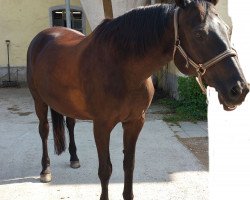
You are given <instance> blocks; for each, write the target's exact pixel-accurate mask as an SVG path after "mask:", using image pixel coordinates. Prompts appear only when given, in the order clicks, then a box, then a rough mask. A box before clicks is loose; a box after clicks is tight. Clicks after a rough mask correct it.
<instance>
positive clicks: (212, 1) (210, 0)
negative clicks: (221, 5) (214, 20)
mask: <svg viewBox="0 0 250 200" xmlns="http://www.w3.org/2000/svg"><path fill="white" fill-rule="evenodd" d="M207 1H208V2H210V3H212V4H214V5H216V4H217V3H218V1H219V0H207Z"/></svg>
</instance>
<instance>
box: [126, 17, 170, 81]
mask: <svg viewBox="0 0 250 200" xmlns="http://www.w3.org/2000/svg"><path fill="white" fill-rule="evenodd" d="M169 17H170V18H169V22H168V23H167V27H166V30H167V35H166V34H165V35H164V37H163V38H162V42H161V44H160V45H157V46H155V47H153V48H151V49H150V50H149V51H148V53H146V55H145V56H143V57H140V58H137V59H135V60H134V61H132V62H131V63H129V64H128V66H127V70H128V72H129V76H131V78H132V79H133V80H136V82H138V83H141V82H143V81H145V80H146V79H148V78H149V77H150V76H151V75H152V74H153V73H155V72H157V71H159V70H160V69H161V68H162V67H163V66H164V65H166V64H167V63H168V62H170V61H171V60H172V59H173V51H174V25H173V16H169Z"/></svg>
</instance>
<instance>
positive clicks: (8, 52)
mask: <svg viewBox="0 0 250 200" xmlns="http://www.w3.org/2000/svg"><path fill="white" fill-rule="evenodd" d="M5 42H6V45H7V58H8V63H7V68H8V78H9V82H10V40H5Z"/></svg>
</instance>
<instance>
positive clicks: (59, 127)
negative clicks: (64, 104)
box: [50, 108, 66, 155]
mask: <svg viewBox="0 0 250 200" xmlns="http://www.w3.org/2000/svg"><path fill="white" fill-rule="evenodd" d="M50 110H51V118H52V124H53V135H54V148H55V153H56V154H57V155H60V154H61V153H62V152H63V151H65V149H66V143H65V122H64V117H63V115H61V114H60V113H58V112H56V111H54V110H53V109H52V108H51V109H50Z"/></svg>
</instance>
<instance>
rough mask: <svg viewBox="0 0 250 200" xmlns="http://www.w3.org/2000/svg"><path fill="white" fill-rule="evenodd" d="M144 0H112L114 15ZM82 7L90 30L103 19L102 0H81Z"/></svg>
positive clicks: (138, 4)
mask: <svg viewBox="0 0 250 200" xmlns="http://www.w3.org/2000/svg"><path fill="white" fill-rule="evenodd" d="M145 3H146V0H112V7H113V14H114V17H117V16H119V15H122V14H124V13H125V12H126V11H128V10H131V9H132V8H135V7H138V6H140V5H145ZM81 4H82V7H83V9H84V11H85V13H86V15H87V18H88V21H89V23H90V27H91V29H92V30H94V28H95V27H96V26H97V25H98V24H100V22H101V21H102V20H103V19H104V10H103V3H102V0H81Z"/></svg>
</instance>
